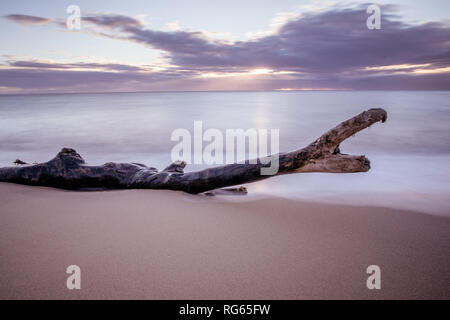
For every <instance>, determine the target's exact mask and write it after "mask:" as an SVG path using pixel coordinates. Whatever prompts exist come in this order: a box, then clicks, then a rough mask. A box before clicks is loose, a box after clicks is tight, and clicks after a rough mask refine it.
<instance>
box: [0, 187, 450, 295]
mask: <svg viewBox="0 0 450 320" xmlns="http://www.w3.org/2000/svg"><path fill="white" fill-rule="evenodd" d="M0 221H1V223H0V298H1V299H319V298H320V299H386V298H389V299H407V298H409V299H428V298H437V299H449V298H450V287H449V286H448V284H449V283H450V274H449V273H448V270H449V266H450V219H449V218H445V217H438V216H432V215H427V214H421V213H414V212H407V211H400V210H395V209H388V208H382V207H352V206H342V205H330V204H319V203H307V202H299V201H295V200H286V199H279V198H269V199H260V200H255V201H241V202H235V201H228V200H226V199H224V198H220V197H206V196H194V195H189V194H184V193H179V192H171V191H153V190H126V191H106V192H71V191H63V190H57V189H52V188H41V187H29V186H21V185H14V184H6V183H0ZM372 264H375V265H378V266H380V268H381V284H382V288H381V290H368V289H367V287H366V279H367V277H368V276H369V275H368V274H366V268H367V266H369V265H372ZM69 265H78V266H80V268H81V279H82V280H81V290H68V289H67V288H66V279H67V277H68V276H69V275H68V274H66V273H65V271H66V268H67V266H69Z"/></svg>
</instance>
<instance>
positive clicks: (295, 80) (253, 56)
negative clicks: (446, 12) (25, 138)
mask: <svg viewBox="0 0 450 320" xmlns="http://www.w3.org/2000/svg"><path fill="white" fill-rule="evenodd" d="M14 16H18V15H14ZM367 17H368V15H367V13H366V11H365V8H363V7H359V8H350V9H341V8H339V9H329V10H328V11H324V12H320V13H307V14H304V15H302V16H301V17H298V18H296V19H293V20H290V21H288V22H287V23H285V24H284V25H283V26H281V27H280V28H279V29H278V30H277V32H275V33H273V34H271V35H268V36H265V37H261V38H258V39H255V40H249V41H238V42H234V43H229V42H225V41H218V40H212V39H210V38H208V37H207V35H205V34H204V33H202V32H190V31H170V32H169V31H159V30H150V29H146V28H145V27H144V26H143V25H142V24H141V23H140V22H139V21H138V20H136V19H134V18H131V17H127V16H122V15H96V16H89V17H84V18H83V20H84V21H85V22H88V23H91V24H94V25H95V26H97V27H99V28H100V29H101V32H99V33H98V34H99V35H103V36H107V37H111V38H117V39H120V40H128V41H133V42H137V43H140V44H143V45H145V46H149V47H152V48H155V49H158V50H162V51H165V52H166V58H167V59H168V61H169V62H170V63H171V64H172V65H174V66H177V67H174V68H173V69H171V70H170V71H164V72H148V71H146V70H147V69H146V68H140V67H136V66H127V65H120V64H105V65H99V64H87V63H72V64H58V65H54V64H48V63H39V62H36V61H12V62H9V64H8V65H9V67H14V68H17V69H14V70H0V77H1V79H0V86H8V84H10V85H12V83H13V82H14V86H15V87H21V83H22V84H23V87H27V88H30V87H32V83H34V82H33V81H39V80H37V79H36V77H33V76H32V74H39V75H40V76H41V79H43V80H42V82H40V83H39V84H36V86H41V85H42V86H43V85H44V84H45V81H47V82H48V84H49V87H50V84H51V87H53V88H54V87H58V86H59V85H62V84H64V85H69V83H71V85H74V86H78V85H82V84H88V83H91V87H93V86H95V85H98V86H100V84H101V83H102V81H109V83H110V87H109V88H111V90H113V89H114V88H116V87H115V86H120V83H122V84H123V83H127V82H128V83H134V85H135V86H137V87H140V88H143V90H144V89H145V90H161V89H164V88H165V90H226V89H229V90H238V89H244V90H273V89H279V88H335V89H356V90H358V89H361V90H372V89H373V90H450V77H449V68H450V42H449V41H448V39H450V25H449V23H448V22H430V23H424V24H407V23H405V22H403V21H401V20H400V19H399V17H398V16H397V15H396V11H395V8H394V7H392V6H384V7H382V22H381V29H380V30H369V29H368V28H367V27H366V19H367ZM35 18H37V19H43V20H46V19H44V18H38V17H35ZM10 20H13V21H15V22H18V21H17V20H14V19H10ZM80 67H83V68H93V69H98V70H99V71H98V72H81V71H74V70H71V69H73V68H80ZM26 68H33V69H32V70H31V69H26ZM256 68H267V69H271V70H274V72H273V73H270V74H268V75H263V76H260V77H258V78H252V79H250V80H249V79H248V78H247V79H246V81H239V79H238V78H239V74H245V73H246V72H247V73H248V71H250V70H252V69H256ZM48 69H58V70H55V71H52V70H48ZM63 69H64V70H63ZM108 71H114V72H108ZM276 71H290V72H292V73H291V74H289V75H286V74H284V75H283V74H277V73H276ZM205 72H208V73H223V72H226V73H228V74H231V73H235V74H236V75H237V76H236V77H235V78H234V77H233V78H232V80H227V79H214V80H212V81H211V79H202V78H200V77H198V76H199V75H201V74H202V73H205ZM5 73H8V74H7V75H6V74H5ZM8 77H10V78H8ZM25 78H26V79H25ZM11 79H12V80H11ZM20 79H23V80H22V82H21V81H19V80H20ZM33 79H34V80H33ZM16 80H17V81H16ZM101 85H102V86H103V85H104V84H101ZM163 85H166V87H162V86H163Z"/></svg>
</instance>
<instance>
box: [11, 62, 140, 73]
mask: <svg viewBox="0 0 450 320" xmlns="http://www.w3.org/2000/svg"><path fill="white" fill-rule="evenodd" d="M7 65H8V66H11V67H20V68H36V69H68V70H71V69H99V70H109V71H141V70H143V69H142V68H140V67H137V66H132V65H126V64H118V63H84V62H78V63H52V62H45V61H38V60H19V61H8V63H7Z"/></svg>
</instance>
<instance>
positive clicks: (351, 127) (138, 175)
mask: <svg viewBox="0 0 450 320" xmlns="http://www.w3.org/2000/svg"><path fill="white" fill-rule="evenodd" d="M386 118H387V113H386V111H385V110H383V109H370V110H368V111H365V112H363V113H361V114H359V115H357V116H356V117H353V118H351V119H349V120H347V121H344V122H342V123H341V124H340V125H338V126H337V127H335V128H334V129H331V130H330V131H328V132H326V133H325V134H323V135H322V136H321V137H320V138H319V139H317V140H316V141H314V142H313V143H311V144H310V145H309V146H307V147H305V148H303V149H299V150H295V151H292V152H287V153H281V154H279V155H278V159H279V170H278V172H277V173H276V175H279V174H287V173H300V172H333V173H349V172H366V171H368V170H369V169H370V162H369V160H368V159H367V158H366V157H365V156H351V155H345V154H341V153H340V151H339V145H340V143H341V142H342V141H344V140H345V139H347V138H348V137H350V136H352V135H354V134H355V133H357V132H358V131H361V130H363V129H365V128H367V127H369V126H370V125H372V124H374V123H375V122H378V121H382V122H384V121H386ZM16 162H17V161H16ZM255 162H256V163H254V164H252V163H249V162H246V163H236V164H229V165H224V166H219V167H215V168H209V169H205V170H201V171H195V172H187V173H184V172H183V169H184V167H185V165H186V164H185V163H184V162H181V161H176V162H174V163H172V164H171V165H170V166H168V167H167V168H165V169H164V170H162V171H160V172H158V170H157V169H155V168H151V167H147V166H145V165H143V164H138V163H112V162H111V163H106V164H104V165H101V166H88V165H86V164H85V162H84V160H83V158H82V157H81V156H80V155H79V154H78V153H77V152H76V151H75V150H73V149H69V148H64V149H62V150H61V151H60V152H59V153H58V154H57V155H56V157H55V158H54V159H52V160H50V161H48V162H46V163H40V164H35V165H19V166H15V167H6V168H0V181H2V182H13V183H21V184H28V185H40V186H50V187H57V188H63V189H79V188H114V189H170V190H181V191H185V192H189V193H201V192H205V191H209V190H214V189H218V188H223V187H227V186H234V185H238V184H243V183H249V182H254V181H258V180H262V179H267V178H269V177H272V176H274V175H262V174H261V169H262V168H268V167H270V163H267V158H265V159H257V161H255ZM20 163H21V161H20V162H18V164H20Z"/></svg>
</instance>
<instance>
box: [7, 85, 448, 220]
mask: <svg viewBox="0 0 450 320" xmlns="http://www.w3.org/2000/svg"><path fill="white" fill-rule="evenodd" d="M373 107H383V108H385V109H386V110H387V112H388V121H387V122H386V123H384V124H376V125H374V126H372V127H371V128H369V129H366V130H364V131H363V132H360V133H359V134H357V135H356V136H355V137H352V138H350V139H349V140H348V141H347V142H345V143H344V144H343V145H342V146H341V151H342V152H343V153H351V154H365V155H366V156H367V157H368V158H369V159H370V160H371V163H372V169H371V171H370V172H368V173H357V174H325V173H310V174H297V175H288V176H280V177H274V178H271V179H269V180H266V181H261V182H258V183H254V184H251V185H249V186H248V187H249V191H250V193H251V195H250V196H249V197H247V198H248V199H253V198H254V197H258V196H265V195H267V194H272V195H277V196H282V197H294V198H301V199H304V200H312V201H328V202H332V203H350V204H357V205H366V204H368V205H376V206H387V207H397V208H405V209H413V210H418V211H424V212H429V213H436V214H443V215H447V216H450V165H449V164H450V92H392V91H389V92H382V91H378V92H374V91H371V92H343V91H340V92H335V91H325V92H324V91H320V92H319V91H316V92H183V93H181V92H180V93H108V94H61V95H28V96H0V166H9V165H11V163H12V162H13V161H14V160H15V159H17V158H19V159H21V160H24V161H27V162H34V161H37V162H40V161H47V160H49V159H50V158H52V157H53V156H54V155H55V154H56V153H57V152H58V151H59V149H60V148H61V147H64V146H67V147H72V148H75V149H76V150H77V151H78V152H79V153H80V154H81V155H82V156H83V157H84V158H85V160H86V161H87V162H88V163H92V164H98V163H103V162H109V161H123V162H142V163H145V164H147V165H151V166H154V167H157V168H163V167H164V166H165V165H167V164H168V163H170V162H171V159H170V152H171V149H172V147H173V146H174V145H175V144H176V142H172V141H171V140H170V136H171V133H172V131H173V130H174V129H177V128H186V129H188V130H189V131H191V132H192V131H193V123H194V120H202V121H203V126H204V129H207V128H217V129H220V130H223V132H225V129H237V128H242V129H249V128H255V129H258V128H267V129H270V128H273V129H279V130H280V150H281V151H289V150H293V149H297V148H299V147H303V146H306V145H307V144H309V143H310V142H312V141H313V140H315V139H316V138H317V137H318V136H320V135H321V134H322V133H323V132H325V131H326V130H328V129H330V128H332V127H333V126H335V125H336V124H338V123H340V122H341V121H343V120H346V119H347V118H349V117H352V116H354V115H356V114H358V113H360V112H362V111H363V110H365V109H368V108H373ZM205 145H206V143H205ZM188 169H189V168H188ZM191 169H197V168H196V167H195V166H193V167H191Z"/></svg>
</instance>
